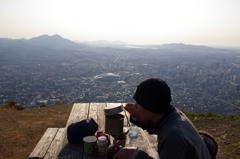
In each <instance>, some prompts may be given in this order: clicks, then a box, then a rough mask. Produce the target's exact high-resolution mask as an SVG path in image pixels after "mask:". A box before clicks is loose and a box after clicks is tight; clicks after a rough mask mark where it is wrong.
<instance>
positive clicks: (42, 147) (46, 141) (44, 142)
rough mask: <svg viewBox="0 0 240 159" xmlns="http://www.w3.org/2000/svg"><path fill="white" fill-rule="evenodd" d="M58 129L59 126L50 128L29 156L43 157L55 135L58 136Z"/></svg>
mask: <svg viewBox="0 0 240 159" xmlns="http://www.w3.org/2000/svg"><path fill="white" fill-rule="evenodd" d="M58 129H59V128H48V129H47V130H46V131H45V133H44V135H43V136H42V138H41V139H40V141H39V142H38V144H37V146H36V147H35V148H34V150H33V151H32V153H31V154H30V156H29V158H43V157H44V155H45V154H46V152H47V150H48V148H49V146H50V144H51V143H52V141H53V139H54V137H55V136H56V134H57V132H58Z"/></svg>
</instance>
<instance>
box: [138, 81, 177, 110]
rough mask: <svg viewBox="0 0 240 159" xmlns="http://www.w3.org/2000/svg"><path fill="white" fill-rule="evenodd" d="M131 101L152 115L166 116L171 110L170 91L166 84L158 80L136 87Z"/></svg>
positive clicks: (143, 82) (145, 82)
mask: <svg viewBox="0 0 240 159" xmlns="http://www.w3.org/2000/svg"><path fill="white" fill-rule="evenodd" d="M133 99H134V100H135V101H136V102H137V103H138V104H139V105H140V106H142V107H143V108H145V109H147V110H149V111H151V112H153V113H157V114H166V113H168V112H169V111H170V110H171V109H172V106H171V105H170V103H171V100H172V98H171V90H170V88H169V87H168V85H167V84H166V82H165V81H163V80H162V79H159V78H149V79H146V80H144V81H142V82H141V83H140V84H139V85H138V86H137V89H136V91H135V93H134V96H133Z"/></svg>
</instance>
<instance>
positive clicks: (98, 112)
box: [29, 103, 159, 159]
mask: <svg viewBox="0 0 240 159" xmlns="http://www.w3.org/2000/svg"><path fill="white" fill-rule="evenodd" d="M119 104H120V103H75V104H74V105H73V108H72V111H71V113H70V115H69V118H68V121H67V124H66V127H65V128H48V129H47V130H46V132H45V133H44V135H43V137H42V138H41V139H40V141H39V142H38V144H37V145H36V147H35V148H34V150H33V151H32V153H31V154H30V156H29V158H31V159H33V158H34V159H37V158H47V159H49V158H53V159H54V158H64V159H66V158H68V159H70V158H72V159H74V158H103V157H99V156H96V155H95V156H91V155H88V154H86V153H85V152H84V147H83V144H69V143H68V140H67V127H68V126H69V125H70V124H72V123H75V122H78V121H81V120H83V119H86V118H88V117H91V118H93V119H94V120H95V121H96V122H97V123H98V126H99V127H98V131H105V115H104V108H105V107H109V106H112V105H119ZM127 115H128V116H129V114H128V113H127ZM127 129H128V124H127V120H126V118H125V119H124V130H127ZM138 143H139V144H138V148H139V149H141V150H144V151H145V152H147V153H148V154H150V155H151V156H152V157H153V158H156V159H157V158H159V157H158V153H157V137H156V135H149V134H148V133H147V132H146V131H143V130H142V129H140V128H139V138H138Z"/></svg>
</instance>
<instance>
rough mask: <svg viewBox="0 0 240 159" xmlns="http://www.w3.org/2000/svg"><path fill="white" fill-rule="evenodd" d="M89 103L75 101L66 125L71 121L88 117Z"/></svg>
mask: <svg viewBox="0 0 240 159" xmlns="http://www.w3.org/2000/svg"><path fill="white" fill-rule="evenodd" d="M89 105H90V104H89V103H75V104H74V105H73V108H72V111H71V113H70V115H69V118H68V121H67V125H66V127H67V126H69V125H71V124H72V123H75V122H78V121H81V120H83V119H86V118H87V117H88V109H89Z"/></svg>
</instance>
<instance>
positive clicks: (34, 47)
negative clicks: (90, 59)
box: [0, 34, 225, 61]
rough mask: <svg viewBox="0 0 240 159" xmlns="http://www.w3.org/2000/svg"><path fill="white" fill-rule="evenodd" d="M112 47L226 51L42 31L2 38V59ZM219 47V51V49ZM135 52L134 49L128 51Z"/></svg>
mask: <svg viewBox="0 0 240 159" xmlns="http://www.w3.org/2000/svg"><path fill="white" fill-rule="evenodd" d="M109 49H124V50H126V49H129V50H132V49H148V50H152V51H154V52H169V53H172V52H174V53H179V52H180V53H181V52H183V53H206V52H207V53H210V52H215V53H216V52H217V53H219V52H225V51H224V50H223V49H221V50H220V49H216V48H211V47H206V46H199V45H189V44H188V45H186V44H183V43H172V44H163V45H130V44H127V43H124V42H122V41H113V42H109V41H95V42H74V41H71V40H69V39H65V38H63V37H61V36H60V35H57V34H56V35H53V36H49V35H41V36H39V37H34V38H31V39H29V40H27V39H8V38H0V56H1V59H0V61H4V59H7V60H10V59H18V60H21V59H26V58H27V59H31V58H33V59H38V58H42V57H45V58H56V55H59V56H62V57H63V56H65V55H66V54H69V55H70V54H75V53H83V52H85V54H86V52H91V53H96V52H100V53H109V54H112V53H115V52H116V50H115V51H113V50H109ZM219 50H220V51H219ZM129 52H130V53H131V52H134V51H129Z"/></svg>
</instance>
